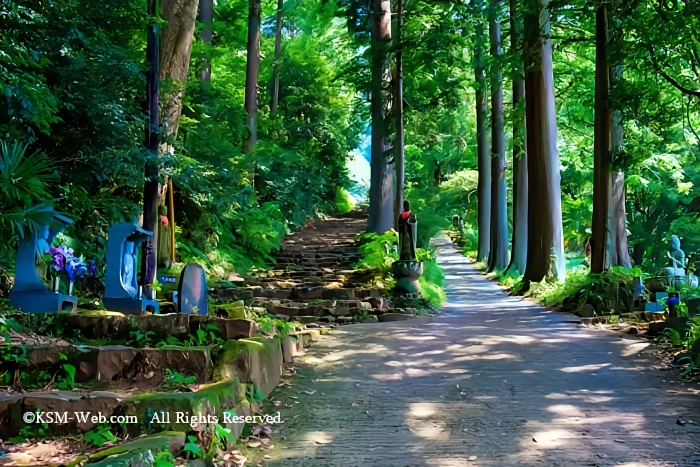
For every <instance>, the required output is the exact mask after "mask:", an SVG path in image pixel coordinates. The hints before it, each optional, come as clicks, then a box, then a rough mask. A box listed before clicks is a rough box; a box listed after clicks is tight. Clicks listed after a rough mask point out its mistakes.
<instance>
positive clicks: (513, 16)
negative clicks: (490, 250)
mask: <svg viewBox="0 0 700 467" xmlns="http://www.w3.org/2000/svg"><path fill="white" fill-rule="evenodd" d="M522 28H523V21H522V15H521V14H520V11H519V9H518V0H510V52H511V55H512V56H514V57H515V56H517V55H518V52H520V51H522V30H523V29H522ZM523 76H524V70H523V66H522V61H521V60H518V61H516V62H515V66H514V70H513V240H512V247H511V253H510V264H509V265H508V269H507V271H509V272H510V271H513V272H516V273H517V274H523V273H524V272H525V265H526V264H527V151H526V146H527V143H526V140H527V138H526V136H525V132H524V130H525V114H524V110H525V109H524V106H523V105H522V104H524V103H525V102H524V100H523V99H524V98H525V80H524V79H523Z"/></svg>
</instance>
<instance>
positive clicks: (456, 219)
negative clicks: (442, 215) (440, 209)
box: [452, 214, 462, 229]
mask: <svg viewBox="0 0 700 467" xmlns="http://www.w3.org/2000/svg"><path fill="white" fill-rule="evenodd" d="M461 221H462V219H460V218H459V214H455V215H453V216H452V227H453V228H455V229H459V223H460V222H461Z"/></svg>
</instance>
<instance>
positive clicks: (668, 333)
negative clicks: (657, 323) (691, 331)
mask: <svg viewBox="0 0 700 467" xmlns="http://www.w3.org/2000/svg"><path fill="white" fill-rule="evenodd" d="M662 335H663V336H664V337H666V338H667V339H668V340H669V341H671V344H673V345H677V346H681V345H683V341H684V339H683V338H682V337H681V335H680V333H679V332H678V331H676V330H675V329H673V328H666V329H664V332H663V333H662Z"/></svg>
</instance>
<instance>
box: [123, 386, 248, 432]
mask: <svg viewBox="0 0 700 467" xmlns="http://www.w3.org/2000/svg"><path fill="white" fill-rule="evenodd" d="M246 392H247V386H246V385H245V384H242V383H241V382H240V381H239V379H238V378H235V377H233V378H229V379H227V380H225V381H220V382H218V383H214V384H209V385H206V386H202V387H201V388H200V389H199V391H196V392H177V393H166V392H154V393H148V394H139V395H136V396H133V397H130V398H129V399H127V400H126V401H124V404H123V411H124V414H125V415H133V416H136V418H137V420H138V421H139V424H138V425H135V424H131V425H126V428H127V430H128V431H129V432H130V433H131V434H134V435H135V434H139V433H141V432H143V433H153V432H157V431H161V430H174V431H185V432H187V431H203V430H204V429H205V428H206V427H207V426H208V425H211V424H212V423H214V420H215V418H216V420H219V421H220V420H223V412H224V411H225V410H235V409H236V407H237V406H238V405H240V404H243V403H245V401H246Z"/></svg>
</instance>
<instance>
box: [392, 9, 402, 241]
mask: <svg viewBox="0 0 700 467" xmlns="http://www.w3.org/2000/svg"><path fill="white" fill-rule="evenodd" d="M402 33H403V0H397V9H396V42H397V44H398V47H397V49H396V76H394V99H393V105H394V107H393V108H394V117H395V127H396V129H395V130H396V136H395V137H394V165H395V167H396V190H395V191H396V193H395V194H394V227H395V228H398V224H397V223H398V218H399V214H400V213H401V211H402V210H403V193H404V183H405V175H404V170H405V158H404V126H403V44H402V43H401V40H402V37H403V36H402Z"/></svg>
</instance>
